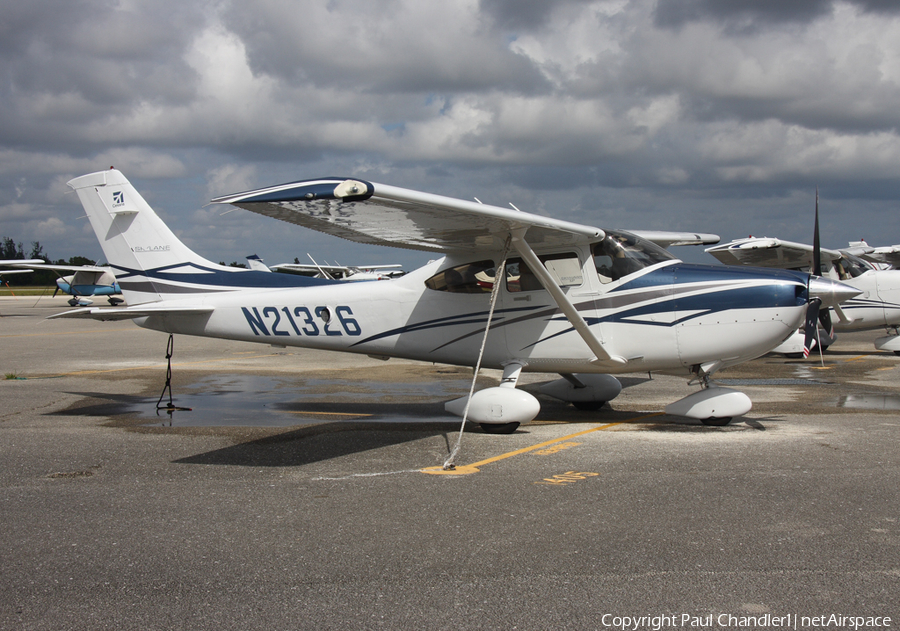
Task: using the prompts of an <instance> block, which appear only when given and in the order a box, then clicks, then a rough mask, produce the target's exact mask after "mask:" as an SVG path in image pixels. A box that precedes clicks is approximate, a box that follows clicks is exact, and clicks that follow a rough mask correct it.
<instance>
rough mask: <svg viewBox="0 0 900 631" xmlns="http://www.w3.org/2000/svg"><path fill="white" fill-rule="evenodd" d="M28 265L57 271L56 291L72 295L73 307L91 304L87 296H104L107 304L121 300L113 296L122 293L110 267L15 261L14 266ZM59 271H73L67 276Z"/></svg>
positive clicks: (33, 267) (115, 303) (119, 302)
mask: <svg viewBox="0 0 900 631" xmlns="http://www.w3.org/2000/svg"><path fill="white" fill-rule="evenodd" d="M25 266H27V267H29V268H31V269H48V270H52V271H54V272H57V275H59V278H57V279H56V290H55V291H54V292H53V295H54V296H55V295H56V292H59V291H61V292H63V293H64V294H68V295H70V296H72V299H71V300H69V304H70V305H71V306H73V307H76V306H81V307H86V306H88V305H90V304H93V302H94V301H93V300H91V299H90V298H88V296H106V297H107V300H108V301H109V304H111V305H118V304H121V303H122V302H123V300H122V298H116V297H115V296H120V295H122V290H121V289H119V284H118V283H117V282H116V276H115V274H114V272H113V270H112V268H110V267H107V266H96V265H55V264H50V263H44V262H43V261H40V262H38V263H21V262H19V263H17V264H16V267H25ZM59 272H73V273H72V274H69V275H67V276H62V275H60V274H59Z"/></svg>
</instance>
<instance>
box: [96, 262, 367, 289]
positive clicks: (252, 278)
mask: <svg viewBox="0 0 900 631" xmlns="http://www.w3.org/2000/svg"><path fill="white" fill-rule="evenodd" d="M113 267H115V268H116V269H117V270H119V271H121V272H125V273H124V274H118V275H117V279H118V280H119V281H120V282H121V281H122V280H123V279H125V280H127V279H129V278H134V277H140V276H144V277H147V278H150V279H153V280H161V281H169V282H179V283H192V284H195V285H208V286H211V287H228V288H232V287H233V288H236V289H279V288H288V287H321V286H324V285H335V284H340V283H342V282H344V281H340V280H331V279H328V278H312V277H310V276H299V275H297V274H281V273H277V272H264V271H259V270H245V269H240V268H235V271H233V272H231V271H227V272H226V271H224V270H219V269H214V268H208V267H201V266H199V265H196V264H195V263H178V264H175V265H166V266H165V267H159V268H156V269H148V270H135V269H128V268H126V267H122V266H120V265H113ZM185 268H193V269H196V270H197V271H196V272H184V271H181V270H184V269H185ZM172 269H177V270H179V271H177V272H171V271H168V270H172ZM363 282H364V281H363Z"/></svg>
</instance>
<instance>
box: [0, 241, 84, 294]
mask: <svg viewBox="0 0 900 631" xmlns="http://www.w3.org/2000/svg"><path fill="white" fill-rule="evenodd" d="M0 259H43V260H44V261H46V262H47V263H52V264H53V265H95V264H96V263H95V261H93V260H91V259H89V258H86V257H84V256H73V257H71V258H70V259H69V260H66V259H57V260H55V261H54V260H53V259H51V258H50V256H49V255H48V254H47V253H46V252H45V251H44V246H42V245H41V244H40V242H39V241H32V243H31V251H30V252H26V251H25V248H24V247H23V246H22V243H21V242H19V243H16V241H15V239H13V238H12V237H3V239H2V241H0ZM60 273H61V274H63V275H66V274H65V273H64V272H60ZM58 277H59V275H58V274H57V273H56V272H54V271H53V270H34V272H32V273H31V274H9V275H6V276H3V284H4V285H6V284H9V285H10V286H12V287H23V286H31V287H35V286H36V287H45V286H55V285H56V279H57V278H58Z"/></svg>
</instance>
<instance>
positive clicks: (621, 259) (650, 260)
mask: <svg viewBox="0 0 900 631" xmlns="http://www.w3.org/2000/svg"><path fill="white" fill-rule="evenodd" d="M592 250H593V254H594V265H595V266H596V267H597V275H598V276H599V277H600V281H601V282H603V283H611V282H613V281H616V280H619V279H620V278H622V277H623V276H627V275H628V274H633V273H634V272H637V271H640V270H642V269H644V268H645V267H650V266H651V265H656V264H657V263H662V262H663V261H673V260H676V259H675V257H674V256H672V255H671V254H669V252H668V251H667V250H666V249H665V248H661V247H660V246H658V245H656V244H655V243H653V242H651V241H647V240H646V239H641V238H640V237H638V236H636V235H633V234H631V233H629V232H623V231H620V230H607V231H606V238H605V239H603V241H600V242H598V243H595V244H594V245H593V247H592Z"/></svg>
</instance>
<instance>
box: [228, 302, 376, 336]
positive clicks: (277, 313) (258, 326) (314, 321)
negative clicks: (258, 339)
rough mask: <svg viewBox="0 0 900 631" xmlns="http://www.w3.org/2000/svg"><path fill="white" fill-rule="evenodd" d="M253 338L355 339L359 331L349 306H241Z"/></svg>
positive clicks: (360, 331)
mask: <svg viewBox="0 0 900 631" xmlns="http://www.w3.org/2000/svg"><path fill="white" fill-rule="evenodd" d="M241 311H242V312H243V314H244V318H246V319H247V324H248V325H249V326H250V330H251V331H253V334H254V335H259V336H272V335H275V336H282V337H301V336H306V337H315V336H317V335H330V336H341V335H349V336H350V337H357V336H359V335H361V334H362V328H360V326H359V323H358V322H357V321H356V319H355V318H353V317H352V316H353V311H352V310H351V309H350V307H347V306H344V305H341V306H337V307H334V313H333V314H332V312H331V308H330V307H313V308H312V310H310V308H309V307H293V308H291V307H262V308H259V307H250V308H248V307H241Z"/></svg>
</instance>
